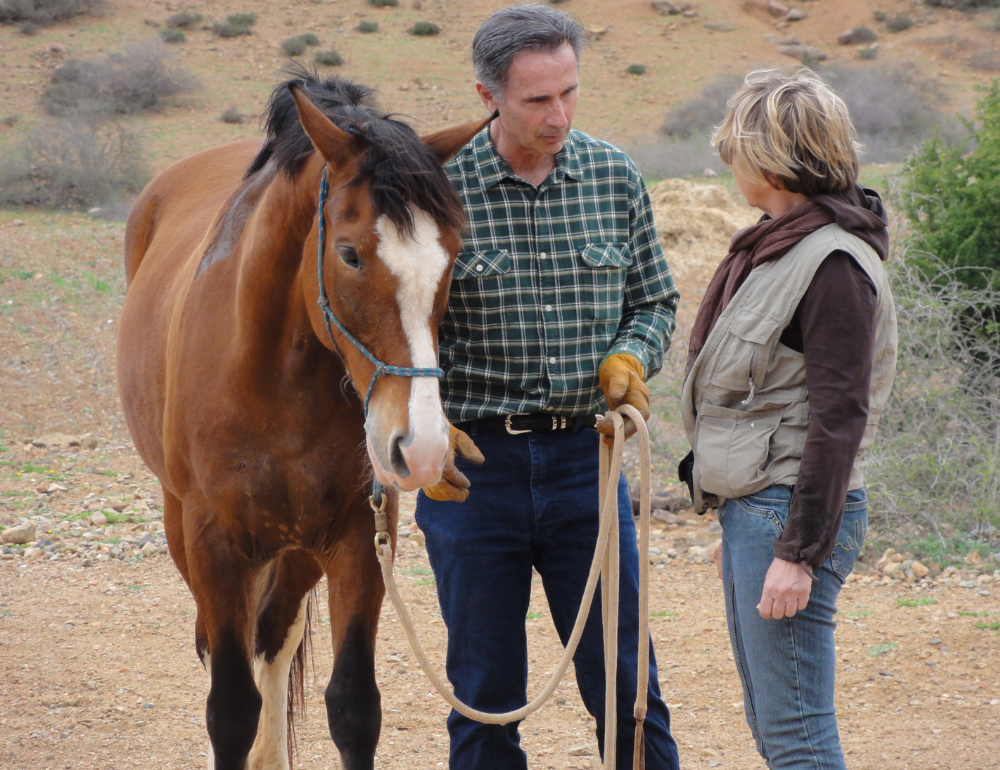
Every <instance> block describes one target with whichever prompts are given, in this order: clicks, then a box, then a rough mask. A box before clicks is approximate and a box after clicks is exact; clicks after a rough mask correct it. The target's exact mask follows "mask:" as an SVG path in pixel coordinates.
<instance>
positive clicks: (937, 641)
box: [927, 637, 941, 645]
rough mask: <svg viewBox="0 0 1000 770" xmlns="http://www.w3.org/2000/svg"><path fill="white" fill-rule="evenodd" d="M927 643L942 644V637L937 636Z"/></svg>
mask: <svg viewBox="0 0 1000 770" xmlns="http://www.w3.org/2000/svg"><path fill="white" fill-rule="evenodd" d="M927 644H934V645H937V644H941V639H940V637H935V638H934V639H931V640H930V641H929V642H927Z"/></svg>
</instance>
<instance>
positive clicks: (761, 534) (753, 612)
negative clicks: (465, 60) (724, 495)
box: [719, 485, 868, 770]
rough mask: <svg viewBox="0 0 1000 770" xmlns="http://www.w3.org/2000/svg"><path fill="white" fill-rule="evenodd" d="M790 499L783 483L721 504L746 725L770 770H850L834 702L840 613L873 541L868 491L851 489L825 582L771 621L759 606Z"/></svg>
mask: <svg viewBox="0 0 1000 770" xmlns="http://www.w3.org/2000/svg"><path fill="white" fill-rule="evenodd" d="M791 499H792V489H791V487H787V486H781V485H777V486H772V487H768V488H767V489H765V490H763V491H761V492H758V493H756V494H754V495H748V496H746V497H740V498H736V499H730V500H726V502H725V503H723V505H722V507H721V508H720V509H719V522H720V523H721V524H722V582H723V586H724V588H725V596H726V619H727V621H728V623H729V638H730V641H731V642H732V645H733V656H734V658H735V660H736V667H737V670H738V671H739V674H740V681H741V682H742V683H743V705H744V708H745V710H746V717H747V724H749V725H750V730H751V732H752V733H753V737H754V740H755V741H756V742H757V750H758V751H759V752H760V755H761V756H762V757H763V758H764V760H765V761H766V762H767V766H768V767H769V768H772V770H777V769H778V768H782V769H784V768H788V769H791V768H794V770H806V768H809V770H843V769H844V768H845V765H844V756H843V752H842V751H841V749H840V735H839V733H838V731H837V717H836V711H835V709H834V706H833V689H834V664H835V654H834V646H833V630H834V628H835V627H836V623H835V622H834V620H833V616H834V613H836V611H837V595H838V594H839V593H840V588H841V586H843V584H844V580H845V579H846V578H847V576H848V575H849V574H851V570H852V569H853V568H854V562H855V560H856V559H857V557H858V554H860V553H861V546H862V544H863V543H864V539H865V531H866V529H867V526H868V513H867V508H868V503H867V497H866V495H865V491H864V490H863V489H858V490H854V491H852V492H848V493H847V501H846V503H845V505H844V519H843V523H842V524H841V527H840V534H839V535H838V536H837V543H836V545H835V546H834V548H833V553H832V554H831V555H830V557H829V558H828V559H827V560H826V562H825V563H824V564H823V566H822V568H821V569H819V570H816V572H815V574H816V577H818V578H819V582H814V583H813V586H812V592H811V593H810V595H809V604H807V605H806V608H805V609H804V610H799V611H798V612H796V613H795V615H794V616H793V617H791V618H783V619H782V620H764V619H763V618H762V617H761V616H760V612H759V611H758V610H757V604H758V603H759V602H760V597H761V593H762V592H763V590H764V578H765V576H766V575H767V570H768V567H770V566H771V562H772V561H773V560H774V555H773V553H772V548H773V546H774V541H775V540H776V539H777V537H778V536H779V535H780V534H781V533H782V531H783V530H784V527H785V522H786V521H787V520H788V507H789V503H790V502H791Z"/></svg>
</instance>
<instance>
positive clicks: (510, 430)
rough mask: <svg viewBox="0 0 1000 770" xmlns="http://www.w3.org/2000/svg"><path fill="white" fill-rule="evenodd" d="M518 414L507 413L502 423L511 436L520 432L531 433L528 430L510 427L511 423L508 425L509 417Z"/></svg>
mask: <svg viewBox="0 0 1000 770" xmlns="http://www.w3.org/2000/svg"><path fill="white" fill-rule="evenodd" d="M518 416H519V415H516V414H508V415H507V417H506V418H505V419H504V421H503V424H504V427H505V428H506V429H507V432H508V433H509V434H510V435H512V436H517V435H519V434H521V433H531V431H530V430H514V428H512V427H511V425H510V418H511V417H518Z"/></svg>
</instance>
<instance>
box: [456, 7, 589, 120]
mask: <svg viewBox="0 0 1000 770" xmlns="http://www.w3.org/2000/svg"><path fill="white" fill-rule="evenodd" d="M566 43H569V45H570V46H571V47H572V48H573V53H574V54H576V62H577V65H578V66H579V64H580V56H582V55H583V52H584V51H585V50H586V49H587V43H588V40H587V33H586V32H584V30H583V27H582V26H580V22H578V21H577V20H576V19H574V18H573V17H572V16H570V15H569V14H566V13H563V12H562V11H557V10H556V9H555V8H552V7H551V6H549V5H543V4H541V3H523V4H519V5H511V6H508V7H507V8H501V9H500V10H499V11H496V12H495V13H493V14H492V15H491V16H490V17H489V18H488V19H486V21H484V22H483V24H482V26H481V27H480V28H479V31H478V32H476V36H475V37H474V38H473V40H472V64H473V66H474V67H475V69H476V79H477V80H478V81H479V82H480V83H482V84H483V85H484V86H486V88H488V89H489V90H490V92H491V93H492V94H493V95H494V97H495V98H496V99H497V100H498V101H501V100H502V99H503V92H504V88H505V87H506V86H507V75H508V74H509V72H510V65H511V62H512V61H513V60H514V57H515V56H516V55H517V54H519V53H521V51H555V50H557V49H559V48H561V47H562V46H563V45H565V44H566Z"/></svg>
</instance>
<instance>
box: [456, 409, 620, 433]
mask: <svg viewBox="0 0 1000 770" xmlns="http://www.w3.org/2000/svg"><path fill="white" fill-rule="evenodd" d="M600 419H602V418H601V415H596V414H584V415H577V416H572V417H567V416H566V415H561V414H545V413H544V412H532V413H530V414H499V415H496V416H495V417H480V418H479V419H476V420H468V421H467V422H458V423H455V427H456V428H458V429H459V430H462V431H465V432H466V433H468V434H469V435H470V436H478V435H479V433H480V431H484V430H499V429H501V428H502V429H504V430H506V431H507V432H508V433H510V434H511V435H517V434H519V433H552V432H553V431H557V430H570V431H573V432H574V433H578V432H579V431H581V430H582V429H584V428H593V427H594V426H595V425H597V422H598V420H600Z"/></svg>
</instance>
